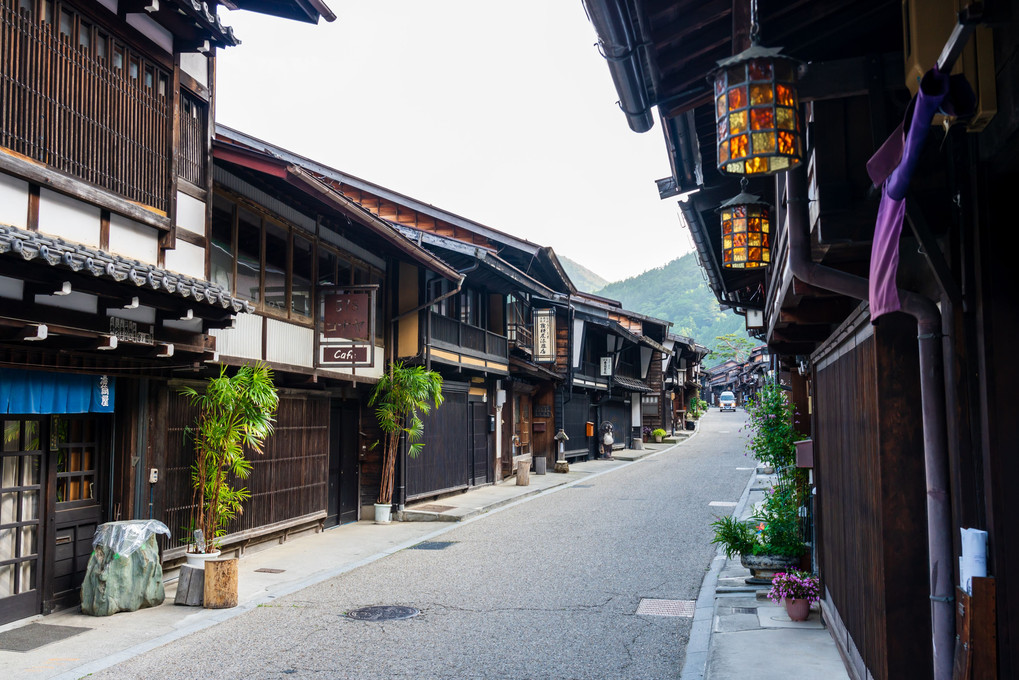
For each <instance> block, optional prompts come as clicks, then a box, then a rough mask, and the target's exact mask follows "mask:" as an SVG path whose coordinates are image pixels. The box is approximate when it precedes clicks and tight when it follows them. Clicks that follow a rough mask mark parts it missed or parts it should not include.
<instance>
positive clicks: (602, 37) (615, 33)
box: [584, 0, 655, 132]
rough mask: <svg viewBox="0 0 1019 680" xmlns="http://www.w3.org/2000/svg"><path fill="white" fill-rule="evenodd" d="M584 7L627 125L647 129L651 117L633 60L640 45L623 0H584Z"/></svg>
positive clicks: (648, 104) (637, 65)
mask: <svg viewBox="0 0 1019 680" xmlns="http://www.w3.org/2000/svg"><path fill="white" fill-rule="evenodd" d="M584 9H585V10H586V11H587V18H588V19H589V20H590V22H591V23H592V24H593V25H594V30H595V32H596V33H597V34H598V43H599V51H600V52H601V55H602V56H603V57H605V61H607V62H608V64H609V74H610V75H611V76H612V82H613V84H614V85H615V86H616V93H617V94H619V108H621V109H622V110H623V113H624V114H625V115H626V123H627V125H629V126H630V129H631V130H633V131H634V132H647V131H648V130H650V129H651V127H652V126H653V125H654V122H655V121H654V117H653V116H652V115H651V103H650V102H649V101H648V93H647V88H646V87H644V79H643V76H642V75H641V68H640V64H639V63H638V62H637V50H638V49H639V48H640V47H641V46H640V45H639V44H638V42H637V39H636V35H635V34H634V30H633V26H632V24H631V22H630V16H629V14H628V13H627V11H626V7H625V6H624V3H623V0H584Z"/></svg>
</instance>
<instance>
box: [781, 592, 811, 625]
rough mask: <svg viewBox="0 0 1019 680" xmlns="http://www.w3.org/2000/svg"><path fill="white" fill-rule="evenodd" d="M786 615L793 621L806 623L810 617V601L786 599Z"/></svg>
mask: <svg viewBox="0 0 1019 680" xmlns="http://www.w3.org/2000/svg"><path fill="white" fill-rule="evenodd" d="M785 613H786V614H788V615H789V618H790V619H791V620H793V621H806V620H807V617H808V616H810V600H798V599H792V598H788V597H787V598H786V599H785Z"/></svg>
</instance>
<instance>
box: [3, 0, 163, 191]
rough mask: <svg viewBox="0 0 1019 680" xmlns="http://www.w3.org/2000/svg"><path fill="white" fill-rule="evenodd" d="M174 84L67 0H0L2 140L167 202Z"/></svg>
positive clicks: (112, 186)
mask: <svg viewBox="0 0 1019 680" xmlns="http://www.w3.org/2000/svg"><path fill="white" fill-rule="evenodd" d="M171 87H172V80H171V78H170V74H169V72H168V71H167V70H166V69H165V68H164V67H162V66H160V65H158V64H156V63H154V62H152V61H151V60H148V59H146V58H145V57H143V56H142V55H141V54H139V53H138V52H137V51H135V50H134V49H132V48H130V47H129V46H127V45H125V44H124V43H123V42H120V41H118V40H117V39H115V37H114V36H112V35H110V34H109V33H108V32H107V31H105V30H103V29H102V28H101V27H99V26H96V25H94V24H91V23H89V22H88V21H87V20H86V19H85V17H83V16H81V15H79V14H78V13H77V12H75V10H74V9H73V8H71V7H70V6H68V5H67V4H66V3H60V2H43V1H42V0H29V1H27V2H26V0H20V1H19V0H0V146H3V147H6V148H8V149H11V150H13V151H16V152H17V153H19V154H22V155H24V156H28V157H29V158H32V159H34V160H37V161H39V162H41V163H45V164H46V165H48V166H50V167H52V168H54V169H56V170H60V171H62V172H66V173H68V174H70V175H74V176H75V177H78V178H80V179H82V180H84V181H86V182H90V183H92V184H95V185H98V186H100V187H102V188H104V189H107V190H109V191H112V192H115V193H118V194H121V195H122V196H125V197H126V198H129V199H131V200H133V201H137V202H139V203H143V204H145V205H148V206H152V207H154V208H157V209H159V210H164V211H165V210H167V209H168V207H169V193H170V192H169V187H170V184H169V173H170V146H171V135H170V131H171V127H170V125H171V113H170V112H171V109H170V102H171V97H172V94H173V93H172V92H170V89H171Z"/></svg>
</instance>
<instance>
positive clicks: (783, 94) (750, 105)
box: [714, 45, 803, 175]
mask: <svg viewBox="0 0 1019 680" xmlns="http://www.w3.org/2000/svg"><path fill="white" fill-rule="evenodd" d="M780 52H781V48H767V47H761V46H759V45H753V46H752V47H750V48H749V49H747V50H744V51H743V52H740V53H739V54H737V55H736V56H733V57H730V58H728V59H723V60H722V61H720V62H718V69H717V70H716V71H715V73H714V78H715V88H714V93H715V122H716V124H717V128H718V138H717V139H718V146H717V151H718V153H717V158H716V160H717V166H718V171H719V172H721V173H723V174H729V175H770V174H773V173H776V172H782V171H785V170H789V169H791V168H794V167H796V166H797V165H799V164H800V163H801V162H802V161H803V139H802V134H801V131H800V124H799V116H798V115H797V108H798V106H799V101H798V95H797V92H796V69H797V67H798V65H799V62H798V61H796V60H795V59H793V58H791V57H787V56H783V55H782V54H780Z"/></svg>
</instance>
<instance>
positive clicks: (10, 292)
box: [0, 276, 25, 300]
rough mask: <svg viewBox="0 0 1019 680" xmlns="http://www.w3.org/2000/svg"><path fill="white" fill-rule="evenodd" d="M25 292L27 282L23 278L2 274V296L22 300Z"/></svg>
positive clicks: (0, 290) (0, 286) (0, 282)
mask: <svg viewBox="0 0 1019 680" xmlns="http://www.w3.org/2000/svg"><path fill="white" fill-rule="evenodd" d="M24 293H25V282H24V281H22V280H21V279H12V278H9V277H6V276H0V297H3V298H11V299H12V300H21V296H22V295H24Z"/></svg>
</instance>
